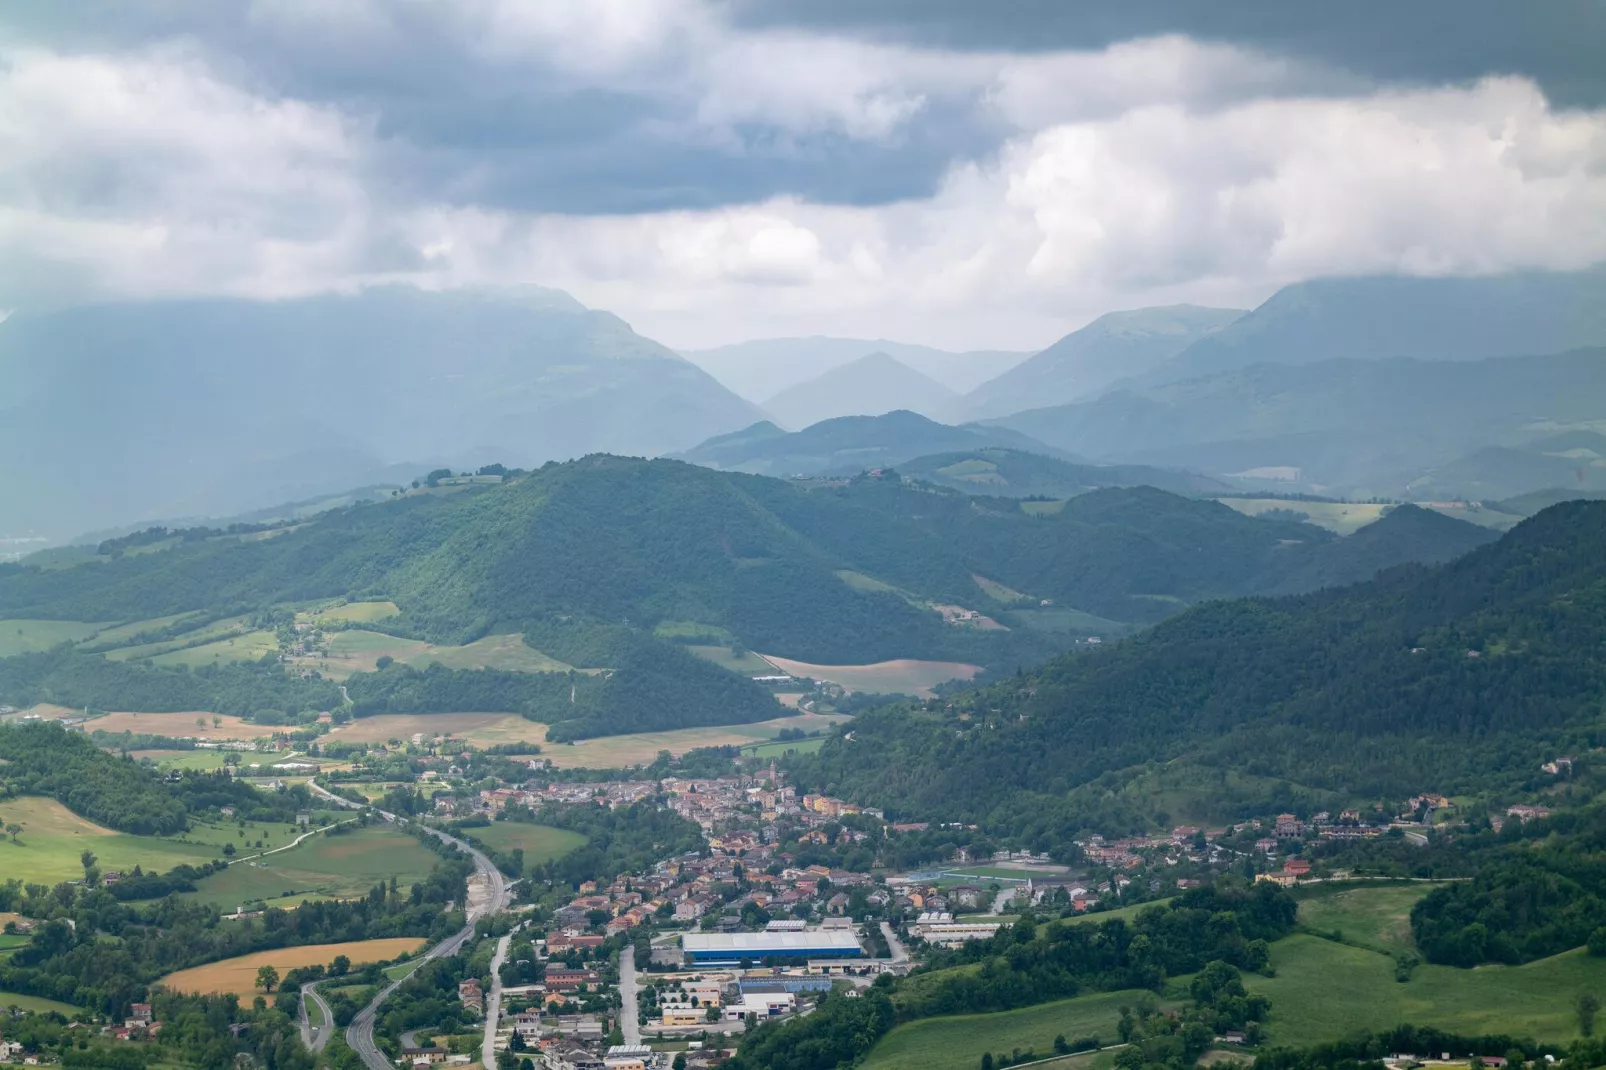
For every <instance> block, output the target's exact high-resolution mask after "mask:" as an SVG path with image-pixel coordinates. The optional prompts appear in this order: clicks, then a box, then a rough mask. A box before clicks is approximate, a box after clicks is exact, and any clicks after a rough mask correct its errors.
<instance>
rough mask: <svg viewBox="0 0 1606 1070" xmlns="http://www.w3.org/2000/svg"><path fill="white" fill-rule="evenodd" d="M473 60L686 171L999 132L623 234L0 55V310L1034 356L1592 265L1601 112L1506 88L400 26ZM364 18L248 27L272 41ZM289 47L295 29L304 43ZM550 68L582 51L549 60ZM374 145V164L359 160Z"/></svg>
mask: <svg viewBox="0 0 1606 1070" xmlns="http://www.w3.org/2000/svg"><path fill="white" fill-rule="evenodd" d="M397 10H402V11H404V12H405V13H406V15H407V17H408V18H411V19H415V20H416V19H425V20H433V21H432V25H436V26H438V27H440V32H441V33H443V34H446V33H449V34H455V35H457V38H458V39H460V40H462V41H467V42H470V43H471V44H473V45H474V46H475V49H474V54H475V55H476V56H477V57H478V62H483V63H485V64H493V65H499V66H504V67H505V66H512V67H513V68H515V69H522V67H523V66H527V67H528V68H529V69H530V70H531V72H532V75H531V76H532V77H534V76H535V74H534V72H535V71H536V70H537V69H539V70H541V71H545V72H550V71H557V72H559V74H560V75H561V77H563V78H565V79H568V80H570V81H571V82H572V83H573V84H575V85H586V86H593V87H597V88H599V89H606V90H608V91H610V92H616V93H626V94H645V95H651V94H665V95H669V96H672V97H674V98H675V99H676V100H679V101H680V102H681V103H682V104H684V105H685V108H684V109H683V110H682V111H681V112H680V115H681V118H680V119H679V120H674V121H676V122H680V123H682V124H684V125H683V128H682V129H681V130H680V136H682V137H683V138H685V139H686V141H687V142H688V143H698V144H709V143H713V144H718V145H721V146H723V147H724V148H727V149H728V151H729V152H731V153H740V152H741V151H742V138H741V135H740V131H741V130H742V129H744V128H746V127H753V126H757V127H763V128H765V129H767V130H769V131H770V132H771V136H773V137H774V138H775V139H777V140H778V141H784V140H785V139H786V138H787V137H792V136H801V135H804V134H808V133H817V132H821V131H825V132H828V133H835V134H838V135H840V136H841V137H844V138H847V139H850V140H861V141H865V142H889V141H895V140H897V139H898V138H900V137H902V136H904V134H905V132H906V129H907V128H908V126H909V124H910V123H911V122H913V121H914V120H915V119H916V118H917V117H919V116H921V115H922V114H923V113H926V112H928V111H929V110H930V109H931V108H933V107H934V106H935V105H937V104H941V105H942V106H943V107H948V108H967V107H968V108H969V109H970V111H969V113H968V114H969V115H970V116H971V117H972V119H973V120H974V121H976V122H978V123H983V124H985V123H992V124H996V125H998V126H999V127H1001V128H1002V129H1004V130H1006V131H1008V132H1009V133H1008V136H1007V137H1006V138H1005V139H1004V140H1003V142H1002V144H1001V147H1000V148H998V149H997V150H996V151H990V152H988V153H987V154H986V155H985V156H984V157H982V158H978V159H958V160H956V161H954V163H953V164H952V166H951V167H950V169H949V171H948V173H947V175H946V178H945V179H944V180H943V181H942V182H941V184H940V186H939V188H938V189H937V190H936V191H935V192H934V193H933V194H932V195H930V196H928V197H922V198H918V199H911V200H906V201H901V202H897V203H892V204H888V205H882V206H875V207H859V206H843V205H828V204H817V203H810V202H808V201H806V200H802V199H799V198H796V197H775V198H771V199H767V200H765V201H763V202H761V203H757V204H736V205H727V206H724V207H717V208H710V209H707V210H701V211H669V212H659V213H649V214H641V215H629V216H624V215H604V216H584V215H562V214H533V213H521V212H518V211H514V210H509V209H505V208H497V207H493V206H489V205H483V204H475V203H450V204H448V203H436V202H432V201H430V200H428V199H420V197H421V195H418V194H404V193H399V192H397V190H404V189H409V188H411V187H409V186H408V185H407V184H406V183H397V182H394V181H388V179H389V178H390V177H391V176H386V175H383V174H380V173H378V172H377V170H376V169H377V168H378V167H379V166H380V164H379V162H378V161H380V160H394V159H396V158H397V157H396V156H395V154H393V153H387V152H386V151H385V149H386V148H387V147H390V146H387V145H386V144H385V142H384V141H383V140H382V138H381V135H380V134H379V133H378V131H379V130H381V129H382V127H383V122H382V119H383V117H382V116H380V115H369V114H357V113H353V112H351V111H349V110H342V109H341V108H338V107H335V106H333V105H329V104H320V103H317V102H313V101H306V100H296V99H291V98H287V97H282V96H275V95H273V94H272V93H271V92H269V91H268V90H266V89H264V88H262V87H261V86H259V85H255V84H253V85H251V86H250V87H249V88H248V87H247V86H246V85H245V84H237V82H236V81H231V80H230V79H229V78H227V77H225V76H223V75H222V74H220V73H219V71H220V70H223V69H225V66H220V65H219V64H218V63H216V62H213V60H214V59H215V57H208V56H205V55H203V54H202V53H200V52H199V51H197V50H195V49H193V48H188V47H178V46H174V47H167V48H160V49H156V50H149V51H141V52H136V53H119V54H102V55H92V54H85V55H65V54H58V53H52V52H47V51H42V50H14V51H11V52H6V53H0V250H4V252H3V253H0V305H3V306H12V305H25V304H27V303H29V302H30V301H36V300H41V299H47V298H48V299H54V300H79V299H89V298H96V297H106V296H124V295H146V294H162V293H186V292H230V293H250V294H260V295H266V296H274V295H282V294H287V293H297V292H309V291H317V290H321V289H327V288H332V287H351V286H356V285H362V284H364V283H368V282H373V281H390V280H394V279H397V278H409V279H413V280H415V281H417V282H419V283H420V284H422V285H428V286H455V285H465V284H472V283H480V282H494V283H503V282H535V283H541V284H546V285H555V286H561V287H564V288H568V289H570V290H572V291H573V292H574V293H575V294H576V295H577V296H579V297H580V298H581V299H582V300H585V301H587V302H588V303H590V304H593V305H596V306H599V307H605V308H610V309H612V310H614V311H617V312H619V313H621V314H622V315H624V316H625V317H626V318H628V319H630V320H631V321H632V322H634V323H635V324H636V325H637V326H638V328H640V329H642V330H643V331H645V332H646V333H649V334H656V335H659V336H661V337H662V338H663V339H664V340H665V341H668V342H671V343H673V344H684V345H692V344H710V343H715V342H720V341H727V340H731V339H733V338H736V337H741V336H748V335H758V334H767V333H816V332H820V333H854V334H870V335H889V336H900V337H907V338H909V339H910V340H918V341H929V342H933V343H938V344H945V345H954V346H990V345H999V346H1005V345H1007V346H1030V345H1034V344H1040V343H1043V342H1046V341H1049V340H1051V339H1052V338H1053V337H1055V336H1057V335H1058V334H1059V333H1062V332H1063V331H1064V330H1066V329H1068V328H1070V327H1072V326H1075V325H1076V324H1077V323H1079V322H1081V321H1083V320H1085V319H1087V318H1090V317H1091V316H1093V315H1096V314H1097V313H1099V312H1100V311H1103V310H1106V309H1108V308H1111V307H1132V306H1135V305H1140V304H1145V303H1157V302H1164V301H1175V300H1197V301H1202V302H1207V303H1209V302H1214V303H1222V302H1235V303H1241V302H1250V301H1254V300H1257V299H1259V298H1261V297H1263V296H1265V295H1266V294H1267V293H1269V292H1270V291H1271V290H1272V289H1273V288H1275V287H1276V286H1278V285H1280V284H1283V283H1286V282H1289V281H1294V280H1297V279H1301V278H1306V277H1310V276H1313V275H1320V274H1335V273H1358V272H1379V271H1393V270H1400V271H1408V272H1419V273H1458V272H1459V273H1466V272H1489V271H1496V270H1501V269H1506V268H1517V267H1544V266H1553V267H1574V266H1580V265H1583V264H1586V263H1589V262H1592V261H1595V260H1599V259H1602V258H1606V113H1600V112H1576V111H1575V112H1562V111H1557V110H1554V109H1552V108H1551V107H1550V106H1549V105H1548V104H1547V102H1546V101H1545V99H1544V98H1543V96H1542V95H1541V94H1540V93H1539V92H1538V91H1537V89H1536V88H1535V87H1534V86H1533V85H1532V84H1531V83H1530V82H1527V81H1525V80H1522V79H1516V78H1506V79H1493V80H1488V81H1485V82H1482V83H1478V84H1476V85H1469V86H1459V87H1453V88H1440V89H1423V90H1417V91H1410V92H1400V91H1372V90H1363V89H1361V88H1359V87H1357V86H1355V85H1353V84H1349V83H1347V82H1346V80H1345V78H1344V77H1343V76H1342V75H1339V74H1335V73H1333V72H1323V71H1313V70H1310V69H1308V68H1307V69H1296V68H1294V67H1291V66H1290V65H1288V64H1287V63H1286V62H1284V61H1282V60H1279V59H1276V58H1272V57H1267V56H1264V55H1258V54H1254V53H1248V52H1244V51H1242V50H1240V49H1235V48H1232V47H1229V46H1224V45H1204V44H1199V43H1197V42H1193V41H1189V40H1186V39H1182V38H1174V37H1170V38H1158V39H1153V40H1148V41H1139V42H1129V43H1125V44H1122V45H1118V46H1115V47H1112V48H1110V49H1106V50H1103V51H1100V52H1092V53H1064V54H1048V55H1038V56H1032V57H1013V56H1005V55H992V54H965V55H958V54H945V53H939V52H932V51H929V50H918V49H905V48H899V47H896V46H892V45H879V44H866V43H863V42H856V41H850V40H846V39H835V38H829V37H821V36H810V35H805V34H800V33H795V32H788V33H782V32H773V31H770V32H762V33H744V32H738V31H736V30H733V29H732V28H730V27H729V26H727V25H725V24H724V23H722V22H721V21H720V20H719V19H718V18H716V17H715V15H714V14H713V13H712V12H711V9H709V8H706V7H703V6H700V5H694V4H692V3H690V0H642V2H639V3H629V2H625V0H617V2H616V0H608V2H606V3H593V4H587V5H579V6H564V5H524V4H517V5H515V4H507V3H499V2H494V0H475V2H473V3H469V2H465V3H461V4H452V5H435V4H424V3H419V4H412V5H404V6H403V7H402V8H400V9H397ZM392 14H393V10H392V9H391V8H388V7H386V6H384V5H379V4H377V3H374V4H367V5H362V6H360V7H354V8H353V9H351V12H350V13H349V17H344V18H343V19H342V20H337V22H335V23H328V22H327V21H323V20H326V19H327V15H326V13H325V9H324V7H323V6H322V5H306V4H303V5H300V6H299V7H285V6H283V5H264V6H263V7H262V10H261V13H260V15H261V18H260V20H259V21H261V22H262V24H263V26H264V27H267V28H271V29H272V30H273V32H276V33H280V34H293V33H296V32H306V33H314V32H324V33H328V34H338V33H348V34H351V35H353V36H354V37H355V38H366V39H372V40H375V41H377V40H380V39H382V38H385V37H386V36H387V35H393V34H395V33H397V32H399V31H397V30H396V26H395V25H394V22H395V20H394V19H393V18H392V17H391V16H392ZM309 27H310V28H309ZM582 44H583V45H584V47H581V46H582ZM385 136H387V137H388V136H393V135H388V134H387V135H385Z"/></svg>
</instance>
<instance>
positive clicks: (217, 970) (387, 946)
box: [161, 936, 426, 997]
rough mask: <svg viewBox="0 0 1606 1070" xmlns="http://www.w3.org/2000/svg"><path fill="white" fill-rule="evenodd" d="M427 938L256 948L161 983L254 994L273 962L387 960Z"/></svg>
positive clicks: (280, 966)
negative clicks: (260, 975)
mask: <svg viewBox="0 0 1606 1070" xmlns="http://www.w3.org/2000/svg"><path fill="white" fill-rule="evenodd" d="M425 943H426V941H425V940H424V938H423V937H419V936H393V937H387V938H385V939H382V940H357V941H353V942H350V943H344V944H306V945H304V946H301V947H284V948H278V949H276V950H273V951H256V952H253V953H252V954H249V955H241V956H239V957H238V958H232V959H224V960H223V961H221V962H209V963H207V964H206V965H205V966H196V967H194V968H192V969H188V970H180V971H178V972H177V973H170V974H168V975H167V976H166V977H164V978H162V980H161V983H162V984H164V985H166V986H167V987H168V988H170V989H172V990H173V991H175V992H190V993H196V994H213V993H215V994H219V995H221V994H225V993H229V992H232V993H234V994H235V995H238V996H246V997H249V996H253V995H257V994H259V993H260V992H261V991H262V990H261V989H260V988H258V987H257V986H256V981H257V970H259V969H260V968H262V967H263V966H272V967H274V968H275V969H277V970H278V971H279V973H280V974H283V973H285V972H286V971H288V970H293V969H295V968H296V967H297V966H317V965H323V964H327V963H329V962H330V961H332V960H333V959H334V958H335V956H336V955H345V956H346V957H347V958H349V959H350V960H351V964H352V965H353V966H363V965H366V964H367V963H370V962H385V961H387V960H389V959H393V958H395V957H396V956H397V955H405V954H411V953H412V952H414V951H417V950H418V949H419V948H421V947H423V946H424V944H425Z"/></svg>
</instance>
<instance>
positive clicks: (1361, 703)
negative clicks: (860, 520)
mask: <svg viewBox="0 0 1606 1070" xmlns="http://www.w3.org/2000/svg"><path fill="white" fill-rule="evenodd" d="M1603 643H1606V503H1599V502H1573V503H1568V504H1564V505H1559V506H1556V507H1554V508H1551V509H1548V510H1546V511H1545V512H1543V513H1541V514H1539V515H1538V516H1536V517H1534V518H1532V519H1530V520H1528V521H1525V522H1524V523H1522V524H1521V525H1519V526H1518V527H1517V528H1515V529H1514V530H1513V531H1512V532H1510V533H1509V534H1507V535H1506V536H1505V537H1504V538H1502V539H1501V540H1500V541H1499V542H1497V543H1494V544H1492V545H1488V546H1485V547H1482V548H1480V549H1478V550H1474V551H1473V552H1472V553H1469V554H1467V555H1466V556H1464V557H1462V558H1459V559H1457V560H1455V561H1453V562H1451V563H1449V564H1447V565H1444V566H1441V567H1439V568H1437V569H1429V568H1424V567H1416V566H1412V567H1406V568H1402V569H1397V570H1393V571H1391V572H1389V573H1386V574H1384V575H1381V576H1379V577H1378V578H1377V579H1375V580H1373V581H1371V582H1369V583H1366V584H1362V585H1358V586H1354V587H1350V588H1345V589H1339V590H1330V591H1324V592H1320V593H1316V594H1310V595H1304V596H1299V597H1290V598H1282V599H1275V600H1267V599H1246V600H1239V601H1220V602H1212V603H1209V604H1206V605H1202V606H1198V607H1195V608H1193V609H1191V610H1189V611H1188V612H1186V613H1183V614H1181V615H1179V616H1177V617H1175V618H1173V619H1171V620H1169V621H1166V622H1164V623H1162V624H1160V625H1159V626H1157V627H1155V628H1153V629H1151V630H1150V631H1148V632H1146V633H1144V634H1142V635H1140V636H1137V637H1135V638H1132V639H1129V640H1126V641H1123V642H1121V643H1118V644H1115V645H1114V646H1113V647H1106V648H1104V649H1101V650H1096V651H1093V652H1088V653H1080V654H1074V655H1069V656H1066V657H1063V658H1061V659H1058V660H1056V661H1053V662H1050V663H1049V664H1047V665H1045V666H1044V667H1043V668H1042V669H1040V670H1038V671H1036V672H1032V673H1029V674H1024V675H1020V676H1017V677H1016V678H1013V679H1010V680H1007V681H1004V682H1001V683H999V684H997V685H996V686H993V687H991V688H987V689H983V690H980V691H977V692H974V693H971V694H969V695H967V696H965V697H962V698H959V699H952V700H949V701H948V702H943V703H929V704H925V705H918V706H904V707H896V708H889V709H886V710H884V711H876V712H872V713H870V714H867V715H865V716H863V717H861V718H860V719H859V720H858V721H857V722H856V723H855V725H854V730H853V733H852V738H851V739H848V738H839V739H835V740H832V741H830V742H829V743H828V744H827V745H826V746H825V747H824V748H823V749H822V750H821V752H820V754H819V757H818V759H817V761H815V762H814V763H812V764H811V765H810V766H808V767H807V768H806V769H805V770H804V777H805V780H806V782H807V783H808V784H809V785H810V786H815V787H822V788H829V789H830V790H833V791H837V792H842V793H846V794H848V795H850V796H852V797H854V798H858V799H862V800H863V801H865V802H870V803H878V804H881V805H884V806H887V807H889V808H890V809H891V810H894V811H896V812H898V813H919V814H921V815H922V816H931V817H939V816H940V817H950V818H955V819H969V820H979V821H983V822H986V823H988V824H989V825H990V826H993V827H995V828H996V829H997V830H998V831H1001V832H1008V833H1013V834H1016V835H1020V836H1022V837H1023V838H1025V839H1028V840H1038V841H1041V842H1043V843H1047V842H1050V841H1053V842H1058V843H1064V842H1065V841H1066V839H1067V838H1068V837H1069V835H1070V834H1071V833H1074V832H1075V831H1077V830H1078V829H1082V828H1087V827H1098V826H1101V825H1102V826H1105V827H1116V826H1125V827H1130V826H1131V825H1133V824H1142V823H1143V822H1144V821H1146V820H1152V819H1154V816H1155V815H1154V812H1153V810H1152V809H1151V810H1148V811H1144V810H1143V809H1142V803H1141V802H1140V803H1139V804H1136V806H1134V805H1129V800H1123V799H1121V798H1119V797H1117V795H1112V794H1111V793H1112V792H1118V789H1119V788H1120V787H1121V785H1122V784H1123V783H1124V782H1125V781H1126V780H1127V779H1128V778H1130V777H1132V776H1134V775H1141V774H1143V773H1144V771H1145V770H1149V771H1152V770H1154V769H1157V768H1159V767H1161V766H1166V767H1167V771H1168V773H1171V772H1175V771H1176V770H1177V769H1179V768H1191V769H1192V770H1193V771H1194V774H1195V775H1196V776H1197V777H1198V778H1199V780H1200V782H1201V783H1203V784H1205V785H1206V786H1208V788H1209V789H1210V791H1211V793H1212V794H1213V795H1214V796H1215V798H1214V800H1213V801H1214V803H1215V805H1216V806H1217V807H1218V812H1219V810H1225V809H1230V808H1231V807H1232V805H1233V803H1234V793H1235V791H1237V790H1238V785H1239V783H1240V779H1239V778H1243V777H1248V778H1261V779H1274V780H1277V781H1280V782H1284V783H1290V784H1294V785H1299V786H1302V787H1304V788H1308V789H1310V790H1312V791H1315V792H1323V793H1327V796H1328V797H1331V798H1333V799H1334V800H1338V799H1354V800H1361V799H1372V798H1378V797H1388V798H1393V797H1403V795H1404V794H1408V793H1411V792H1414V791H1422V790H1436V791H1442V792H1444V793H1446V794H1452V793H1454V792H1456V791H1457V790H1458V789H1461V788H1470V787H1472V786H1473V785H1476V784H1479V783H1486V782H1487V781H1489V780H1490V779H1495V780H1498V779H1500V778H1502V777H1505V778H1510V777H1517V776H1523V775H1526V774H1527V773H1528V772H1529V771H1531V770H1532V769H1533V768H1535V767H1536V765H1537V763H1538V762H1539V761H1540V760H1541V756H1542V755H1544V754H1545V753H1547V751H1549V750H1551V749H1553V748H1555V747H1557V746H1568V745H1571V744H1572V743H1575V742H1582V741H1584V740H1586V739H1590V738H1593V733H1594V732H1595V730H1596V728H1597V726H1598V723H1599V719H1600V716H1601V713H1602V708H1603V707H1602V703H1603V702H1606V659H1603V658H1602V657H1601V650H1602V644H1603ZM1167 763H1171V764H1170V765H1167Z"/></svg>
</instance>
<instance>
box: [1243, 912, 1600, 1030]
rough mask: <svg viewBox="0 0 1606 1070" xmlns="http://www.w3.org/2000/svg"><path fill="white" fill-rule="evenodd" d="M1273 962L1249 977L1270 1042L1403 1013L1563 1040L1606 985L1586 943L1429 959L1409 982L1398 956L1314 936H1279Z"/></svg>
mask: <svg viewBox="0 0 1606 1070" xmlns="http://www.w3.org/2000/svg"><path fill="white" fill-rule="evenodd" d="M1271 962H1272V965H1273V966H1274V967H1276V971H1277V976H1275V977H1261V976H1259V975H1255V974H1246V975H1245V976H1244V984H1245V986H1247V987H1248V988H1249V990H1250V991H1252V992H1258V993H1261V994H1263V995H1265V996H1267V997H1268V998H1270V1000H1271V1014H1270V1015H1269V1016H1268V1017H1267V1020H1266V1033H1267V1037H1268V1040H1269V1041H1270V1042H1271V1043H1273V1044H1316V1043H1321V1042H1323V1041H1329V1040H1337V1039H1339V1038H1340V1037H1342V1036H1344V1035H1346V1034H1348V1033H1351V1032H1357V1031H1360V1030H1368V1029H1370V1030H1377V1029H1387V1028H1389V1027H1390V1026H1393V1025H1397V1024H1399V1023H1402V1022H1409V1023H1411V1024H1413V1025H1419V1026H1421V1025H1428V1026H1436V1027H1438V1028H1440V1029H1445V1030H1449V1031H1451V1032H1455V1033H1462V1034H1466V1035H1477V1034H1483V1033H1509V1034H1511V1035H1513V1036H1531V1037H1534V1038H1535V1039H1537V1040H1540V1041H1552V1042H1563V1041H1568V1040H1571V1039H1574V1038H1575V1037H1577V1036H1578V1022H1577V1017H1576V1016H1575V1015H1574V1013H1573V1010H1572V1005H1573V999H1574V997H1575V996H1577V994H1578V993H1579V992H1581V991H1584V990H1589V991H1593V992H1600V991H1602V990H1606V961H1603V960H1601V959H1592V958H1590V957H1589V955H1588V953H1587V952H1585V951H1584V950H1583V949H1582V948H1580V949H1578V950H1575V951H1568V952H1565V953H1564V954H1561V955H1556V956H1554V957H1552V958H1548V959H1541V960H1540V961H1538V962H1530V963H1528V964H1527V965H1525V966H1480V967H1479V968H1477V969H1475V970H1458V969H1454V968H1451V967H1449V966H1431V965H1422V966H1418V967H1417V968H1416V970H1415V971H1414V972H1413V973H1412V975H1411V979H1410V980H1409V981H1407V982H1405V983H1403V984H1402V983H1400V982H1398V981H1395V980H1394V960H1393V959H1392V958H1389V957H1388V956H1386V955H1381V954H1378V953H1377V952H1374V951H1368V950H1366V949H1364V948H1358V947H1350V946H1348V945H1346V944H1338V943H1334V942H1333V941H1331V940H1323V939H1321V938H1319V937H1315V936H1305V935H1295V936H1290V937H1287V938H1285V939H1282V940H1279V941H1277V943H1275V944H1273V945H1272V948H1271Z"/></svg>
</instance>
